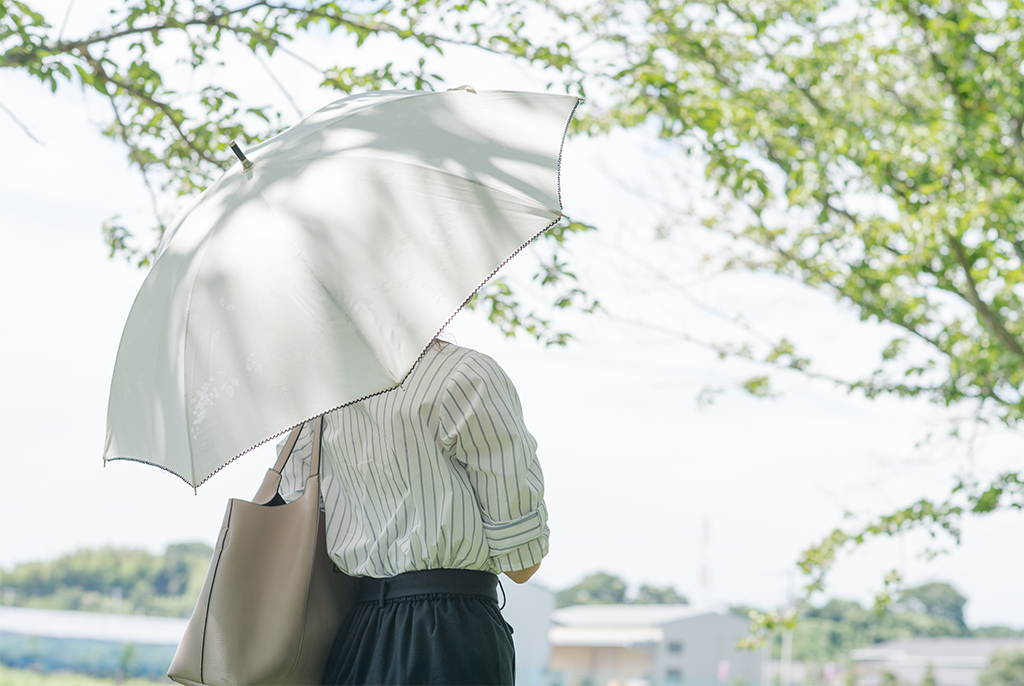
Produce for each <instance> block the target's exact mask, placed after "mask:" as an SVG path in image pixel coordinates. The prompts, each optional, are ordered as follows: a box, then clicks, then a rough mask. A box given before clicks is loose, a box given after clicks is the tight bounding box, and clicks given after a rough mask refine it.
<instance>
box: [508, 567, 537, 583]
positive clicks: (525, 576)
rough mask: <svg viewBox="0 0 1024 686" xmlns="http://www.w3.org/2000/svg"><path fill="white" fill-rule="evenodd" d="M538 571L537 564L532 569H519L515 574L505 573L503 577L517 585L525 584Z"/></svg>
mask: <svg viewBox="0 0 1024 686" xmlns="http://www.w3.org/2000/svg"><path fill="white" fill-rule="evenodd" d="M538 569H540V563H539V562H538V563H537V564H535V565H534V566H532V567H527V568H526V569H520V570H517V571H515V572H505V576H507V577H508V578H509V579H512V581H515V582H516V583H517V584H525V583H526V582H527V581H529V580H530V577H531V576H533V575H534V574H535V573H536V572H537V570H538Z"/></svg>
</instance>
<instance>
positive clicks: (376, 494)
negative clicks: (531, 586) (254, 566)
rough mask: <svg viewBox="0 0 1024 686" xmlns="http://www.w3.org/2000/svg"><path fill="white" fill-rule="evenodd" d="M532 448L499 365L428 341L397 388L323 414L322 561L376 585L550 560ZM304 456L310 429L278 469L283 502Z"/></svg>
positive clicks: (298, 485) (303, 470) (304, 467)
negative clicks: (327, 556)
mask: <svg viewBox="0 0 1024 686" xmlns="http://www.w3.org/2000/svg"><path fill="white" fill-rule="evenodd" d="M283 445H284V442H283V441H282V443H281V444H279V445H278V452H279V453H280V450H281V449H282V446H283ZM536 449H537V442H536V440H534V438H533V436H531V435H530V432H529V431H527V430H526V426H525V424H524V423H523V412H522V406H521V405H520V402H519V396H518V394H517V393H516V390H515V388H514V387H513V386H512V382H511V381H510V380H509V378H508V376H506V375H505V372H504V371H502V369H501V367H499V366H498V364H497V363H496V362H495V361H494V360H493V359H491V358H490V357H488V356H487V355H484V354H482V353H478V352H476V351H474V350H470V349H468V348H461V347H458V346H455V345H452V344H448V343H442V344H440V345H432V346H431V347H430V349H429V350H428V351H427V353H426V355H425V356H424V358H423V359H422V360H421V361H420V363H419V364H418V365H417V366H416V368H415V369H414V370H413V372H412V373H411V374H410V375H409V377H408V378H407V379H406V381H405V384H404V385H403V387H402V388H400V389H396V390H393V391H390V392H388V393H383V394H381V395H377V396H374V397H372V398H369V399H367V400H364V401H362V402H358V403H354V404H352V405H349V406H347V407H343V408H341V409H339V410H335V411H333V412H330V413H328V414H327V415H325V416H324V430H323V439H322V458H321V468H320V472H321V497H322V499H323V506H324V509H325V512H326V518H327V545H328V548H329V550H330V553H331V557H332V558H333V559H334V562H335V564H337V566H338V568H339V569H341V570H342V571H344V572H346V573H347V574H350V575H352V576H370V577H378V578H382V577H390V576H394V575H396V574H401V573H402V572H409V571H415V570H422V569H439V568H445V569H478V570H484V571H489V572H495V573H497V572H500V571H516V570H520V569H526V568H527V567H531V566H533V565H534V564H536V563H538V562H540V560H541V558H542V557H544V555H546V554H547V552H548V526H547V519H548V516H547V507H546V506H545V504H544V477H543V474H542V473H541V468H540V463H539V462H538V461H537V455H536ZM311 455H312V422H307V423H306V425H305V426H304V427H303V429H302V432H301V433H300V435H299V438H298V441H297V442H296V445H295V449H294V452H293V453H292V458H291V459H290V460H288V464H287V465H285V468H284V471H283V473H282V480H281V488H280V492H281V495H282V497H284V499H285V500H286V501H288V502H291V501H292V500H294V499H295V498H297V497H298V496H299V495H300V494H301V493H302V488H303V485H304V483H305V478H306V475H307V474H308V470H309V459H310V457H311ZM296 458H301V459H296Z"/></svg>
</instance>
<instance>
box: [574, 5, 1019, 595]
mask: <svg viewBox="0 0 1024 686" xmlns="http://www.w3.org/2000/svg"><path fill="white" fill-rule="evenodd" d="M634 17H639V18H640V19H634ZM576 18H577V20H579V21H581V22H582V24H583V25H584V26H586V27H587V30H588V31H590V32H591V33H593V34H595V35H599V36H602V37H603V38H604V39H605V40H607V41H609V43H612V44H618V45H619V46H620V47H621V50H620V52H619V53H618V55H619V56H618V60H619V62H618V63H620V64H622V65H624V68H622V69H619V70H617V71H615V73H614V85H613V86H612V88H613V89H614V90H615V91H616V97H615V103H614V104H613V105H612V106H611V107H609V108H607V109H606V111H605V112H604V113H603V114H601V115H598V116H594V117H592V118H591V119H590V120H589V121H587V122H586V123H585V124H586V126H585V128H586V129H587V130H589V131H591V132H593V133H598V132H601V131H607V130H611V129H613V128H618V127H635V126H640V125H643V124H649V125H653V126H654V127H656V128H657V129H658V130H659V132H660V135H661V136H662V138H664V139H666V140H668V141H672V142H674V143H677V144H678V145H679V146H680V148H681V151H683V152H685V153H687V154H691V155H698V156H700V157H701V158H702V159H704V160H705V163H706V173H707V178H708V180H709V181H710V182H711V184H712V187H713V188H714V190H715V192H716V197H717V199H718V201H719V202H718V208H717V209H716V210H715V211H714V212H712V213H711V214H710V215H707V216H703V217H699V219H701V220H702V221H703V222H704V223H705V224H706V226H708V227H709V228H711V229H712V230H714V231H716V232H719V233H721V234H724V235H726V236H729V237H730V238H732V239H734V240H732V241H731V242H730V243H729V245H730V246H731V247H730V248H728V249H726V250H725V251H724V252H723V253H722V254H718V255H714V256H712V261H713V262H714V263H716V264H719V265H720V266H722V267H723V268H725V269H730V268H744V269H750V270H757V271H767V272H770V273H774V274H778V275H781V276H784V277H788V278H792V279H794V280H797V281H799V282H802V283H803V284H806V285H808V286H810V287H813V288H817V289H821V290H823V291H825V292H828V293H831V294H832V295H834V297H835V298H836V299H837V300H839V301H842V302H843V303H846V304H847V305H848V306H851V307H852V308H853V309H854V310H855V311H856V312H857V313H858V314H859V316H860V318H861V319H863V320H873V321H877V322H881V323H884V324H885V325H887V327H888V328H889V330H890V331H892V332H893V334H894V335H893V338H892V340H891V342H890V343H889V345H888V346H887V347H886V348H885V350H884V351H883V352H882V354H881V356H880V359H879V361H878V365H877V368H876V369H875V370H874V371H873V372H872V373H870V374H868V375H867V376H864V377H861V378H855V377H851V376H847V377H843V376H830V375H827V374H822V373H819V372H818V371H816V370H815V369H814V366H813V365H812V362H811V360H809V359H808V358H807V357H806V356H805V355H803V354H801V351H800V350H799V349H798V347H797V346H796V345H794V344H793V343H792V342H791V341H789V340H787V339H785V338H783V339H781V340H778V341H771V340H769V339H767V338H763V337H762V338H761V339H760V340H752V341H750V342H747V343H744V344H742V345H737V344H736V343H735V342H726V343H718V344H711V345H712V347H714V348H715V349H716V350H718V351H719V352H720V354H721V355H723V356H733V357H740V358H745V359H748V360H754V361H757V362H760V363H762V364H764V365H767V366H768V367H769V368H772V369H777V370H781V369H785V370H789V371H793V372H798V373H802V374H806V375H809V376H811V377H817V378H825V379H830V380H831V381H832V382H834V383H835V384H837V385H838V386H839V387H841V388H844V389H846V390H848V391H850V392H858V393H863V394H864V395H865V396H867V397H868V398H874V397H877V396H879V395H882V394H889V395H895V396H898V397H919V398H926V399H928V400H930V401H932V402H934V403H937V404H941V405H945V406H960V407H964V408H968V410H969V412H970V415H971V417H970V418H971V420H972V421H978V422H998V423H1002V424H1004V425H1006V426H1008V427H1010V428H1019V427H1021V426H1022V422H1024V396H1022V392H1021V389H1022V388H1024V345H1022V341H1024V77H1022V74H1024V40H1022V37H1024V2H1022V0H1008V1H1006V2H1002V1H1000V2H977V3H968V2H959V1H957V0H952V1H949V0H852V1H851V2H838V1H836V0H786V1H785V2H775V3H767V4H766V3H763V2H760V1H759V0H726V1H725V2H722V1H720V0H696V1H690V0H687V1H685V2H683V1H681V0H639V1H638V2H637V3H635V4H634V3H628V2H619V1H609V2H606V3H603V4H601V5H598V6H595V7H594V8H593V9H591V10H590V13H589V14H587V15H577V16H576ZM767 382H768V380H767V377H762V376H759V377H755V378H753V379H749V380H748V381H747V382H746V383H745V384H743V386H744V387H745V388H746V389H747V390H748V391H749V392H751V393H752V394H754V395H759V396H767V395H770V393H769V389H768V386H767ZM951 487H952V490H951V492H950V495H949V497H948V498H943V499H936V500H932V499H921V500H919V501H918V502H916V503H913V504H911V505H910V506H908V507H905V508H901V509H899V510H897V511H895V512H893V513H891V514H889V515H885V516H882V517H878V518H877V519H875V520H873V521H868V522H867V523H866V524H865V525H862V526H859V527H856V528H854V529H853V530H845V529H837V530H835V531H834V532H833V533H832V534H831V535H830V536H828V537H826V539H825V540H824V541H823V542H822V543H821V544H820V545H817V546H814V547H812V548H810V549H809V550H808V551H806V553H805V554H804V556H803V557H802V559H801V561H800V566H801V567H802V568H803V570H804V572H805V573H807V574H808V575H809V577H810V580H809V590H810V591H811V592H814V591H819V590H821V589H822V588H823V585H822V580H823V578H824V575H825V573H826V572H827V570H828V569H829V567H830V566H831V565H832V564H833V563H834V561H835V559H836V555H837V553H838V552H839V551H841V550H843V549H844V548H851V547H856V546H858V545H861V544H863V543H864V542H865V541H867V540H869V539H871V538H873V537H878V536H891V535H894V534H896V533H898V532H901V531H905V530H908V529H912V528H924V529H927V530H929V531H930V532H932V533H933V535H934V534H936V533H947V534H949V535H950V536H951V537H952V538H953V539H954V540H955V541H957V542H958V541H959V535H960V529H959V522H960V520H961V519H962V517H963V516H964V515H965V514H969V513H970V514H986V513H989V512H992V511H994V510H997V509H1000V508H1015V509H1020V508H1022V507H1024V475H1022V473H1021V472H1019V471H1016V470H1014V471H1006V472H1004V473H1001V474H998V475H996V476H995V478H993V479H991V480H990V481H987V482H984V483H981V482H979V480H978V479H977V478H976V476H975V475H974V474H970V473H967V474H965V475H962V476H961V477H960V478H959V479H957V480H954V482H953V484H951Z"/></svg>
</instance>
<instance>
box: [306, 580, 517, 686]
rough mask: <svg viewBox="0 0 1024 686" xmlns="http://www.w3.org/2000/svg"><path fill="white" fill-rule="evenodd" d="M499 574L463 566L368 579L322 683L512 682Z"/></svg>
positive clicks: (398, 685) (511, 651) (366, 685)
mask: <svg viewBox="0 0 1024 686" xmlns="http://www.w3.org/2000/svg"><path fill="white" fill-rule="evenodd" d="M496 584H497V577H496V576H495V575H493V574H489V573H487V572H478V571H471V570H461V569H458V570H456V569H444V570H429V571H424V572H409V573H407V574H400V575H399V576H396V577H393V578H392V579H364V580H363V581H362V583H361V584H360V598H359V602H358V603H356V605H355V607H354V608H353V609H352V611H351V612H350V613H349V616H348V617H347V618H346V619H345V622H344V624H343V625H342V627H341V629H340V630H339V631H338V635H337V637H336V639H335V641H334V646H333V648H332V650H331V655H330V658H329V660H328V663H327V673H326V675H325V677H324V683H325V684H352V685H356V684H358V685H363V686H369V685H371V684H372V685H376V686H406V685H412V684H438V685H456V684H464V685H467V686H469V685H472V684H480V685H484V684H486V685H493V686H510V685H511V684H514V683H515V649H514V648H513V644H512V627H510V626H509V625H508V624H507V623H506V622H505V620H504V618H503V617H502V616H501V612H500V611H499V610H498V603H497V594H496V592H495V585H496Z"/></svg>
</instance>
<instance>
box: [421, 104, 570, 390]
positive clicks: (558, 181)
mask: <svg viewBox="0 0 1024 686" xmlns="http://www.w3.org/2000/svg"><path fill="white" fill-rule="evenodd" d="M581 102H583V101H582V100H580V99H579V98H577V99H576V104H575V105H573V107H572V111H571V112H569V116H568V118H566V120H565V129H563V131H562V142H561V144H559V146H558V161H557V163H556V164H555V184H556V187H557V189H558V213H559V215H560V216H559V217H558V218H557V219H555V220H554V221H553V222H551V223H550V224H548V225H547V226H545V227H544V228H543V229H541V230H540V231H538V232H537V233H535V234H534V235H533V237H531V238H530V240H528V241H526V242H525V243H523V244H522V245H520V246H519V247H518V248H516V250H515V251H513V253H512V254H511V255H509V256H508V257H506V258H505V259H504V260H503V261H502V263H501V264H499V265H498V266H497V267H495V268H494V270H493V271H492V272H491V273H490V274H488V275H487V278H485V279H484V280H483V281H481V282H480V284H479V285H478V286H477V287H476V288H474V289H473V292H472V293H470V294H469V296H468V297H467V298H466V299H465V300H463V301H462V304H461V305H459V306H458V307H457V308H455V311H454V312H452V314H451V316H450V317H448V319H446V320H445V322H444V324H442V325H441V328H439V329H438V330H437V332H436V333H435V334H434V338H437V336H438V335H439V334H440V333H441V332H442V331H444V329H445V328H446V327H447V326H448V325H449V324H451V322H452V320H453V319H455V317H456V316H457V315H458V314H459V312H461V311H462V310H463V308H464V307H466V304H467V303H468V302H469V301H470V300H472V299H473V296H474V295H476V294H477V292H478V291H479V290H480V289H481V288H483V287H484V286H485V285H486V284H487V282H488V281H490V280H491V279H493V278H494V275H495V274H497V273H498V272H499V271H501V268H502V267H504V266H505V265H506V264H508V263H509V262H510V261H511V260H512V259H513V258H514V257H515V256H516V255H518V254H519V253H521V252H522V251H523V250H525V249H526V246H528V245H530V244H531V243H533V242H534V241H535V240H537V239H538V238H540V237H541V236H543V235H544V234H545V233H547V232H548V231H549V230H550V229H551V227H553V226H554V225H555V224H557V223H558V222H560V221H561V220H562V217H565V215H564V214H562V152H563V151H564V150H565V138H566V136H567V135H568V133H569V125H570V124H571V123H572V118H573V117H574V116H575V115H576V108H577V107H579V106H580V103H581ZM431 342H433V341H431ZM429 349H430V343H428V344H427V346H426V347H425V348H423V350H422V351H420V354H419V357H417V358H416V362H414V363H413V365H412V367H411V368H410V369H409V371H408V372H406V374H405V376H404V377H402V383H404V382H405V380H406V379H407V378H408V377H409V374H412V370H413V369H415V368H416V365H418V364H419V363H420V360H422V359H423V356H424V355H426V354H427V350H429Z"/></svg>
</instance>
